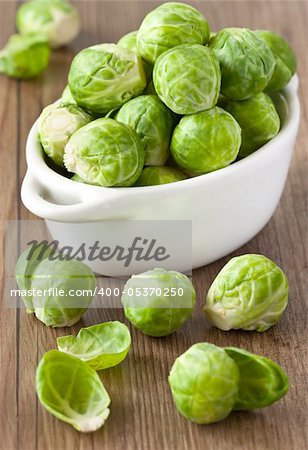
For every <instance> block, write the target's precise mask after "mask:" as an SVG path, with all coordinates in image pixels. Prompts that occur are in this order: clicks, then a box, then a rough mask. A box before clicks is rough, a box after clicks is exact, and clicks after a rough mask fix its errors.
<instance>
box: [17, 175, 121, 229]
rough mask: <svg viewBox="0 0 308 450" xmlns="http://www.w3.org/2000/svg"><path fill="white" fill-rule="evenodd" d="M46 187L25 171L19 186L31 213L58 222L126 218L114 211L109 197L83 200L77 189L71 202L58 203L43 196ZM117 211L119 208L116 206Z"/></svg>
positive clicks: (24, 202) (23, 200)
mask: <svg viewBox="0 0 308 450" xmlns="http://www.w3.org/2000/svg"><path fill="white" fill-rule="evenodd" d="M44 190H45V191H46V189H45V188H44V187H43V186H42V185H41V184H40V183H39V182H38V181H37V180H36V179H35V178H34V177H33V176H32V175H31V174H30V173H29V172H27V173H26V176H25V178H24V181H23V183H22V187H21V199H22V202H23V204H24V205H25V207H26V208H27V209H29V211H31V212H32V213H33V214H35V215H37V216H39V217H42V218H43V219H48V220H54V221H59V222H87V221H91V220H92V221H95V220H102V219H103V220H112V219H113V220H115V219H119V220H121V219H127V218H128V217H127V216H126V217H123V216H121V217H119V215H117V214H115V213H114V203H113V201H110V200H112V199H111V198H108V199H105V201H102V198H101V199H100V201H99V199H98V197H97V196H95V197H93V196H92V198H87V199H86V200H84V199H83V198H82V196H81V195H80V194H79V195H78V191H77V193H76V196H75V199H74V200H72V204H65V205H60V204H57V203H53V202H52V201H50V200H48V199H46V198H44ZM112 198H113V197H112ZM116 210H117V211H119V208H116Z"/></svg>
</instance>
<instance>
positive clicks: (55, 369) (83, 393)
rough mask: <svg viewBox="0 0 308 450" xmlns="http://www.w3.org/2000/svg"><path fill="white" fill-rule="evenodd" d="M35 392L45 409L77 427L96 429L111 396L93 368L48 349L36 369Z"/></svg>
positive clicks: (103, 421)
mask: <svg viewBox="0 0 308 450" xmlns="http://www.w3.org/2000/svg"><path fill="white" fill-rule="evenodd" d="M35 384H36V392H37V395H38V398H39V400H40V402H41V404H42V405H43V406H44V408H45V409H46V410H47V411H48V412H49V413H50V414H52V415H53V416H55V417H57V419H60V420H63V422H66V423H69V424H70V425H72V426H73V427H74V428H75V429H76V430H78V431H82V432H84V433H88V432H91V431H95V430H98V429H99V428H100V427H101V426H102V425H104V423H105V421H106V419H107V418H108V416H109V413H110V411H109V408H108V407H109V405H110V398H109V395H108V393H107V391H106V389H105V388H104V385H103V383H102V382H101V380H100V378H99V376H98V374H97V373H96V372H95V370H94V369H92V368H91V367H89V366H88V364H86V363H85V362H83V361H81V360H80V359H78V358H75V357H74V356H71V355H67V354H65V353H62V352H59V351H58V350H50V351H49V352H47V353H45V355H44V356H43V358H42V359H41V360H40V362H39V364H38V366H37V369H36V377H35Z"/></svg>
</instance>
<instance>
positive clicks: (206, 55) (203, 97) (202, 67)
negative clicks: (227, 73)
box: [153, 44, 221, 114]
mask: <svg viewBox="0 0 308 450" xmlns="http://www.w3.org/2000/svg"><path fill="white" fill-rule="evenodd" d="M179 68H181V70H179ZM220 77H221V75H220V69H219V62H218V60H217V58H216V56H215V55H214V53H213V52H212V51H211V50H210V49H209V48H208V47H204V46H202V45H187V44H184V45H180V46H178V47H174V48H172V49H171V50H168V51H167V52H165V53H163V54H162V55H161V56H160V57H159V58H158V59H157V61H156V63H155V66H154V71H153V82H154V87H155V91H156V92H157V95H158V96H159V98H160V99H161V100H162V101H163V102H164V103H165V104H166V105H167V106H168V108H170V109H171V110H172V111H174V112H175V113H177V114H193V113H196V112H199V111H204V110H206V109H210V108H212V107H213V106H214V105H216V103H217V100H218V96H219V89H220Z"/></svg>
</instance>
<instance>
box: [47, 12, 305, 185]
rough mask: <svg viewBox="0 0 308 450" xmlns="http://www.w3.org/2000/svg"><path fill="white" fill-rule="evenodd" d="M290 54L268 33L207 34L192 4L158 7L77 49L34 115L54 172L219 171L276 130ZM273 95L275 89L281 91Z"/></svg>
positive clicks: (161, 177)
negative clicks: (124, 29)
mask: <svg viewBox="0 0 308 450" xmlns="http://www.w3.org/2000/svg"><path fill="white" fill-rule="evenodd" d="M295 70H296V59H295V55H294V53H293V51H292V49H291V48H290V47H289V45H288V43H287V42H286V41H285V40H284V38H283V37H281V36H279V35H277V34H275V33H273V32H271V31H265V30H257V31H252V30H249V29H247V28H225V29H222V30H220V31H219V32H218V33H210V28H209V24H208V22H207V20H206V18H205V17H204V16H203V15H202V14H201V13H200V12H199V11H197V10H196V9H195V8H193V7H192V6H189V5H186V4H183V3H165V4H162V5H161V6H159V7H157V8H156V9H154V10H153V11H151V12H150V13H149V14H148V15H147V16H146V17H145V19H144V20H143V22H142V24H141V26H140V28H139V30H138V31H133V32H131V33H129V34H127V35H125V36H123V37H122V38H121V39H120V40H119V42H118V43H117V44H98V45H94V46H92V47H89V48H86V49H83V50H82V51H81V52H80V53H78V54H77V55H76V56H75V58H74V59H73V61H72V64H71V67H70V71H69V74H68V86H67V87H66V88H65V90H64V92H63V95H62V98H61V100H60V101H58V102H56V103H54V104H53V105H50V106H48V107H47V108H46V109H45V110H44V111H43V113H42V115H41V117H40V121H39V138H40V141H41V144H42V146H43V148H44V151H45V152H46V154H47V155H48V157H49V159H50V160H52V161H53V163H55V164H56V167H58V168H62V169H64V172H63V170H62V171H61V173H62V174H63V173H64V174H65V175H66V176H68V177H72V178H73V180H75V181H77V182H81V183H82V182H83V183H88V184H93V185H98V186H107V187H111V186H135V185H136V186H149V185H159V184H165V183H171V182H176V181H181V180H183V179H185V178H187V177H194V176H197V175H202V174H206V173H209V172H213V171H215V170H218V169H221V168H224V167H227V166H229V165H230V164H232V163H233V162H234V161H236V160H238V159H240V158H243V157H245V156H248V155H250V154H251V153H252V152H254V151H255V150H257V149H258V148H260V147H261V146H262V145H264V144H265V143H266V142H268V141H269V140H270V139H272V138H273V137H274V136H276V135H277V133H278V132H279V130H280V125H281V124H280V117H279V114H278V112H277V110H276V107H275V104H274V101H273V100H272V98H271V97H273V98H274V99H275V101H276V100H277V92H279V91H281V90H282V89H283V88H284V87H285V86H286V85H287V83H288V82H289V81H290V79H291V77H292V75H293V74H294V73H295ZM278 98H279V95H278Z"/></svg>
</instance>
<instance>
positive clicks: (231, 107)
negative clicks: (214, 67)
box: [224, 92, 280, 157]
mask: <svg viewBox="0 0 308 450" xmlns="http://www.w3.org/2000/svg"><path fill="white" fill-rule="evenodd" d="M224 109H226V110H227V111H228V112H229V113H230V114H232V116H233V117H234V118H235V119H236V121H237V122H238V123H239V125H240V127H241V129H242V144H241V148H240V152H239V156H241V157H244V156H247V155H250V153H253V152H254V151H255V150H257V149H258V148H260V147H261V146H262V145H264V144H266V142H268V141H270V140H271V139H272V138H273V137H274V136H276V134H278V132H279V129H280V119H279V115H278V113H277V111H276V108H275V106H274V104H273V102H272V100H271V99H270V97H269V96H268V95H266V94H264V93H263V92H260V93H259V94H257V95H255V96H254V97H251V98H249V99H248V100H242V101H241V102H232V101H229V102H228V101H227V102H226V103H225V104H224Z"/></svg>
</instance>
